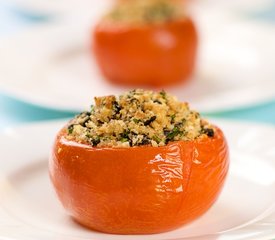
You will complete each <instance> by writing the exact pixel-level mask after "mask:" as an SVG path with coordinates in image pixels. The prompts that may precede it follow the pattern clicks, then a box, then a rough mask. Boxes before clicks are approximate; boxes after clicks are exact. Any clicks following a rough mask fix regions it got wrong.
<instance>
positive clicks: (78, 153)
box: [49, 90, 229, 234]
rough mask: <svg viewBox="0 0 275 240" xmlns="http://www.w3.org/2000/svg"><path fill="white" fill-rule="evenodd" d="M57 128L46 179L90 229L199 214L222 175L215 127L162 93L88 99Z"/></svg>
mask: <svg viewBox="0 0 275 240" xmlns="http://www.w3.org/2000/svg"><path fill="white" fill-rule="evenodd" d="M95 102H96V105H95V106H94V107H93V108H92V110H91V111H89V112H84V113H82V114H80V115H78V116H77V117H75V118H74V119H73V120H72V121H70V123H69V124H68V125H66V126H65V127H64V128H63V129H62V130H60V132H59V133H58V135H57V137H56V140H55V143H54V146H53V150H52V154H51V157H50V162H49V172H50V177H51V180H52V182H53V185H54V187H55V190H56V192H57V195H58V197H59V199H60V201H61V203H62V204H63V206H64V208H65V209H66V210H67V211H68V213H69V214H70V215H71V216H72V217H73V218H74V219H75V220H76V221H78V222H79V223H81V224H82V225H84V226H87V227H89V228H91V229H94V230H97V231H101V232H106V233H116V234H150V233H159V232H164V231H168V230H172V229H175V228H177V227H180V226H182V225H183V224H186V223H189V222H191V221H192V220H194V219H196V218H198V217H199V216H201V215H202V214H203V213H205V212H206V211H207V210H208V209H209V208H210V207H211V206H212V204H213V203H214V202H215V200H216V199H217V197H218V196H219V194H220V192H221V190H222V187H223V185H224V181H225V178H226V175H227V172H228V167H229V157H228V147H227V143H226V140H225V137H224V135H223V133H222V131H221V130H220V129H219V128H218V127H216V126H213V125H211V124H209V123H208V122H206V121H205V120H203V119H201V117H200V115H199V114H198V113H197V112H195V111H192V110H190V109H189V107H188V105H187V104H186V103H181V102H178V101H177V100H176V99H175V98H174V97H172V96H170V95H168V94H166V93H165V92H160V93H152V92H147V91H142V90H134V91H131V92H128V93H126V94H124V95H121V96H120V97H119V98H115V97H114V96H107V97H102V98H96V99H95Z"/></svg>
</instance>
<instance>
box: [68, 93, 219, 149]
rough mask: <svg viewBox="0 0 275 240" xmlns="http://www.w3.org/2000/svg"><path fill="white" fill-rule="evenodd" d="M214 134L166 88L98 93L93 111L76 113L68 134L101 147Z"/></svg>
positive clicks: (185, 104) (168, 140) (160, 144)
mask: <svg viewBox="0 0 275 240" xmlns="http://www.w3.org/2000/svg"><path fill="white" fill-rule="evenodd" d="M200 136H209V137H213V136H214V129H213V127H211V126H210V125H209V124H208V123H207V122H206V121H205V120H203V119H201V117H200V115H199V113H197V112H195V111H192V110H190V109H189V106H188V104H187V103H182V102H180V101H178V100H177V98H176V97H173V96H171V95H169V94H167V93H166V92H164V91H161V92H152V91H144V90H140V89H137V90H133V91H129V92H126V93H124V94H122V95H120V96H119V97H118V98H116V97H115V96H106V97H95V106H92V109H91V111H89V112H83V113H81V114H79V115H78V116H76V117H75V118H74V119H73V120H72V121H71V123H70V125H69V126H68V135H67V138H68V139H71V140H75V141H77V142H83V143H88V144H91V145H92V146H99V147H131V146H141V145H151V146H154V147H158V146H164V145H166V144H167V143H169V142H172V141H179V140H184V141H188V140H194V139H196V138H198V137H200Z"/></svg>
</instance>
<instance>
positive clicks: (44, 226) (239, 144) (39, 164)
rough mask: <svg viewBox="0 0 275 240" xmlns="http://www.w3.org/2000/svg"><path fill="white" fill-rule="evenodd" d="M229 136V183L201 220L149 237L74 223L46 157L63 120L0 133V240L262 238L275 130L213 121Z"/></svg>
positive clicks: (271, 229) (274, 176)
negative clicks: (53, 182)
mask: <svg viewBox="0 0 275 240" xmlns="http://www.w3.org/2000/svg"><path fill="white" fill-rule="evenodd" d="M214 122H215V123H216V124H218V125H219V126H221V127H222V128H223V129H224V131H225V134H226V136H227V138H228V141H229V146H230V149H231V150H230V151H231V167H230V172H229V176H228V179H227V182H226V185H225V188H224V190H223V192H222V194H221V196H220V198H219V199H218V201H217V202H216V203H215V204H214V206H213V207H212V208H211V209H210V210H209V211H208V212H207V213H206V214H205V215H204V216H202V217H201V218H199V219H198V220H196V221H194V222H193V223H191V224H189V225H187V226H184V227H182V228H180V229H178V230H175V231H171V232H167V233H163V234H153V235H146V236H144V235H143V236H134V235H132V236H121V235H110V234H103V233H98V232H94V231H90V230H88V229H85V228H83V227H81V226H79V225H78V224H76V223H75V222H73V221H72V220H71V219H70V218H69V217H68V215H67V214H66V213H65V211H64V210H63V208H62V207H61V205H60V203H59V202H58V200H57V198H56V196H55V194H54V192H53V188H52V186H51V184H50V181H49V177H48V171H47V159H48V154H49V151H50V148H51V145H52V143H53V138H54V135H55V133H56V132H57V130H58V129H59V128H61V126H62V125H63V124H64V122H63V121H62V122H46V123H40V124H35V125H31V126H25V127H21V128H16V129H7V130H6V131H5V132H4V133H2V134H1V135H0V146H1V160H0V166H1V167H0V239H5V240H8V239H9V240H11V239H13V240H37V239H41V240H51V239H62V240H81V239H83V240H84V239H97V240H101V239H104V240H106V239H117V240H118V239H119V240H124V239H127V240H139V239H148V240H157V239H161V240H164V239H165V240H168V239H200V240H214V239H215V240H246V239H247V240H251V239H253V240H260V239H265V240H266V239H271V238H272V237H275V208H274V207H275V205H274V203H275V162H274V158H275V146H274V142H275V128H274V127H269V126H263V125H258V124H249V123H238V122H230V121H221V120H218V121H217V120H215V121H214Z"/></svg>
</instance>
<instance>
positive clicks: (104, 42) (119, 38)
mask: <svg viewBox="0 0 275 240" xmlns="http://www.w3.org/2000/svg"><path fill="white" fill-rule="evenodd" d="M197 41H198V39H197V33H196V29H195V26H194V24H193V22H192V20H191V19H189V18H187V17H186V18H184V19H181V20H177V21H172V22H166V23H162V24H151V25H141V26H131V25H130V26H127V25H115V23H113V24H111V23H105V22H101V23H99V24H98V25H97V27H96V28H95V30H94V33H93V52H94V55H95V57H96V60H97V63H98V65H99V67H100V69H101V71H102V73H103V75H104V76H105V77H106V79H107V80H109V81H110V82H112V83H116V84H124V85H132V86H140V85H149V86H155V87H160V86H165V85H173V84H177V83H181V82H184V81H187V80H188V79H189V78H190V76H191V74H192V72H193V70H194V66H195V60H196V51H197Z"/></svg>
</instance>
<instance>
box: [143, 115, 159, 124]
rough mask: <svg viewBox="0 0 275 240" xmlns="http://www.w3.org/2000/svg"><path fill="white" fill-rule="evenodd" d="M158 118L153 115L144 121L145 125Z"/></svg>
mask: <svg viewBox="0 0 275 240" xmlns="http://www.w3.org/2000/svg"><path fill="white" fill-rule="evenodd" d="M156 119H157V117H156V116H153V117H151V118H150V119H148V120H146V121H145V122H144V126H148V125H150V124H151V123H152V122H154V121H155V120H156Z"/></svg>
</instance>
